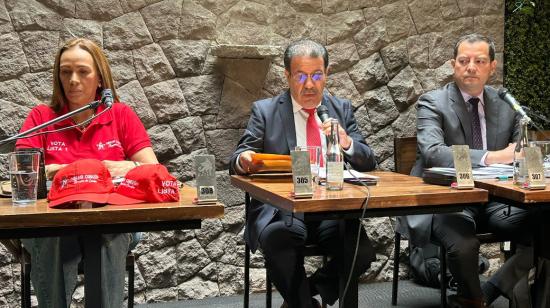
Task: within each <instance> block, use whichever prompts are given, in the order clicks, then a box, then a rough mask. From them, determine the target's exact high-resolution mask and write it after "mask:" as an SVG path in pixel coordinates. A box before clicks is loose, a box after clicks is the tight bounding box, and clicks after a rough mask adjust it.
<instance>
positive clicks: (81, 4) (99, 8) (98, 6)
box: [76, 0, 124, 20]
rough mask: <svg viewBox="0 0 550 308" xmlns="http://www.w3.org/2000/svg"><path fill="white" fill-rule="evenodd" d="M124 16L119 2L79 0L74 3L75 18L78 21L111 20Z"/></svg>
mask: <svg viewBox="0 0 550 308" xmlns="http://www.w3.org/2000/svg"><path fill="white" fill-rule="evenodd" d="M122 14H124V11H123V10H122V6H120V2H119V1H111V0H79V1H77V2H76V17H77V18H79V19H94V20H111V19H113V18H116V17H119V16H121V15H122Z"/></svg>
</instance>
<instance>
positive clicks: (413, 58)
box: [407, 34, 432, 69]
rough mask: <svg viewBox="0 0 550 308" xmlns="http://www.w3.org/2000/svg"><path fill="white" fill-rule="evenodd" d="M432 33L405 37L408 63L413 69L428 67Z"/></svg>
mask: <svg viewBox="0 0 550 308" xmlns="http://www.w3.org/2000/svg"><path fill="white" fill-rule="evenodd" d="M431 40H432V34H421V35H413V36H409V37H408V38H407V51H408V55H409V64H410V65H411V67H412V68H413V69H424V68H428V66H429V64H430V42H431Z"/></svg>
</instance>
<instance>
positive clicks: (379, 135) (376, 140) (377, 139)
mask: <svg viewBox="0 0 550 308" xmlns="http://www.w3.org/2000/svg"><path fill="white" fill-rule="evenodd" d="M393 137H394V135H393V131H392V129H391V127H390V126H386V127H385V128H383V129H381V130H379V131H378V132H376V133H374V134H371V135H369V136H368V137H367V143H368V144H369V146H370V147H371V148H372V149H373V151H374V154H375V156H376V161H377V162H382V161H384V160H386V159H387V158H388V157H390V156H392V154H393Z"/></svg>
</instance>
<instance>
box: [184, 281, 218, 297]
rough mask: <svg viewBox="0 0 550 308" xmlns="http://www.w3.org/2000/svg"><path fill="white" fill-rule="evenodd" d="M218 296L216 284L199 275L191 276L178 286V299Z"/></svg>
mask: <svg viewBox="0 0 550 308" xmlns="http://www.w3.org/2000/svg"><path fill="white" fill-rule="evenodd" d="M215 296H220V291H219V288H218V284H217V283H216V282H213V281H210V280H204V279H202V278H200V277H193V278H191V279H190V280H188V281H186V282H184V283H182V284H180V285H179V286H178V299H180V300H181V299H192V298H193V299H200V298H205V297H215Z"/></svg>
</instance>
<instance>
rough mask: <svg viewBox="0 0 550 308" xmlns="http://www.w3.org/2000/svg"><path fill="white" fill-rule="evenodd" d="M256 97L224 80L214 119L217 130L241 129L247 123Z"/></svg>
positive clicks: (232, 82)
mask: <svg viewBox="0 0 550 308" xmlns="http://www.w3.org/2000/svg"><path fill="white" fill-rule="evenodd" d="M256 98H257V97H256V96H255V95H254V94H253V93H250V92H249V91H248V89H245V88H244V87H243V86H241V85H240V84H238V83H237V82H235V81H233V80H231V79H229V78H225V81H224V84H223V90H222V97H221V101H220V110H219V113H218V117H217V119H216V123H217V126H216V127H217V128H243V127H245V126H246V124H247V123H248V118H249V115H250V109H251V108H252V103H253V102H254V101H255V100H256Z"/></svg>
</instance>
